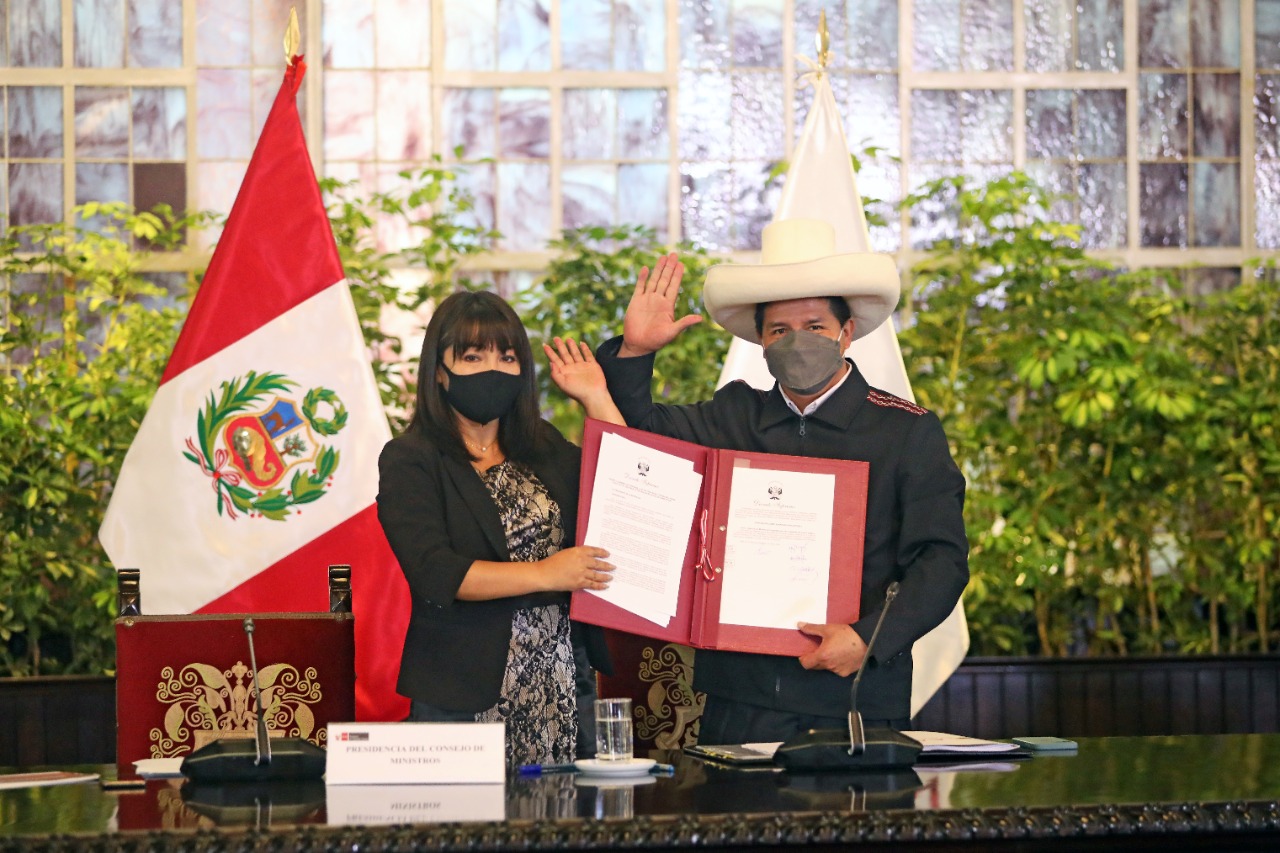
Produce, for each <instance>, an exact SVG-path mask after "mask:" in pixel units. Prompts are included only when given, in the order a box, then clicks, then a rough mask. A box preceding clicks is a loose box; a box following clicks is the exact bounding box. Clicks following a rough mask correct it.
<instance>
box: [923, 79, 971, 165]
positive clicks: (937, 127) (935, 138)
mask: <svg viewBox="0 0 1280 853" xmlns="http://www.w3.org/2000/svg"><path fill="white" fill-rule="evenodd" d="M962 116H963V109H962V106H961V102H960V93H959V92H956V91H952V90H950V89H913V90H912V92H911V162H912V163H954V162H957V161H959V160H960V158H961V157H962V156H963V152H964V149H963V147H962V136H961V134H960V133H957V132H956V129H957V128H959V127H960V125H961V120H962Z"/></svg>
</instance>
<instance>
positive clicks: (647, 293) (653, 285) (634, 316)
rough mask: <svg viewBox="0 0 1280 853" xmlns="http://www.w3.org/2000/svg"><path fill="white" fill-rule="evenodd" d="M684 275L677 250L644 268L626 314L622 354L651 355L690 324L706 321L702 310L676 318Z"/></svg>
mask: <svg viewBox="0 0 1280 853" xmlns="http://www.w3.org/2000/svg"><path fill="white" fill-rule="evenodd" d="M683 277H684V264H682V263H680V259H679V258H677V257H676V253H675V252H672V253H671V254H669V255H663V256H662V257H660V258H658V262H657V263H655V264H654V265H653V272H652V273H650V271H649V268H648V267H642V268H641V269H640V275H639V276H638V277H637V278H636V289H635V292H634V293H632V294H631V301H630V302H629V303H628V304H627V313H626V315H625V316H624V317H623V318H622V348H621V349H620V350H619V351H618V355H620V356H623V357H626V356H634V355H648V354H649V353H651V352H657V351H658V350H660V349H662V348H663V347H665V346H666V345H667V344H669V343H671V342H672V341H674V340H675V339H676V336H677V335H679V334H680V333H681V332H683V331H684V330H685V329H687V328H689V327H690V326H694V325H697V324H698V323H701V322H702V317H701V316H700V315H698V314H688V315H686V316H684V317H681V318H680V319H679V320H677V319H676V297H677V296H679V295H680V279H681V278H683Z"/></svg>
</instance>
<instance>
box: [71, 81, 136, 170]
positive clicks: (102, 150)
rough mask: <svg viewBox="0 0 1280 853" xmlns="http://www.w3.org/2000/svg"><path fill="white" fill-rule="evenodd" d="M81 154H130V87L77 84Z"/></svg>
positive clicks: (77, 146)
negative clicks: (119, 87)
mask: <svg viewBox="0 0 1280 853" xmlns="http://www.w3.org/2000/svg"><path fill="white" fill-rule="evenodd" d="M75 105H76V106H75V109H76V113H75V126H76V156H77V157H122V158H123V157H128V156H129V106H130V102H129V90H128V89H118V88H114V87H102V86H77V87H76V93H75Z"/></svg>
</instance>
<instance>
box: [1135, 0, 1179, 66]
mask: <svg viewBox="0 0 1280 853" xmlns="http://www.w3.org/2000/svg"><path fill="white" fill-rule="evenodd" d="M1190 13H1191V0H1138V64H1139V65H1140V66H1141V67H1143V68H1186V67H1187V66H1188V65H1190V64H1191V21H1190V17H1189V16H1190Z"/></svg>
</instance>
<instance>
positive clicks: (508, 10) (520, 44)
mask: <svg viewBox="0 0 1280 853" xmlns="http://www.w3.org/2000/svg"><path fill="white" fill-rule="evenodd" d="M548 2H549V0H498V70H499V71H547V70H549V69H550V68H551V15H550V12H549V11H548V9H547V3H548Z"/></svg>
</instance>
